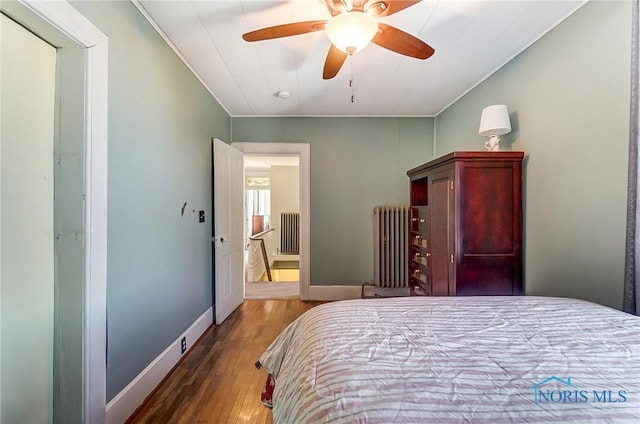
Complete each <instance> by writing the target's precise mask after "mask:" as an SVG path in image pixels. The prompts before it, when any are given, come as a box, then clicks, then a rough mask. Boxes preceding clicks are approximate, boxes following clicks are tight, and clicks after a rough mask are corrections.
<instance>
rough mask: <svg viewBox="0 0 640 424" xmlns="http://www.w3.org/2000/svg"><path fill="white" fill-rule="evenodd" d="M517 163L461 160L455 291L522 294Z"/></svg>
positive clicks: (464, 292)
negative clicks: (457, 261)
mask: <svg viewBox="0 0 640 424" xmlns="http://www.w3.org/2000/svg"><path fill="white" fill-rule="evenodd" d="M519 165H520V163H519V162H472V161H464V162H461V163H460V166H459V170H458V183H459V203H460V204H459V207H458V213H459V232H458V234H459V241H458V243H459V255H458V260H459V263H458V283H457V285H456V293H457V294H459V295H477V294H483V295H511V294H521V278H522V276H521V275H522V269H521V267H522V246H521V239H522V234H521V231H522V230H521V222H522V207H521V175H520V174H521V172H520V166H519Z"/></svg>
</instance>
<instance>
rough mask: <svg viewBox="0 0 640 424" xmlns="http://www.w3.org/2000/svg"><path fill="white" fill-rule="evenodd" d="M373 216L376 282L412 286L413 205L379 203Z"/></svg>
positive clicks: (384, 284) (396, 285)
mask: <svg viewBox="0 0 640 424" xmlns="http://www.w3.org/2000/svg"><path fill="white" fill-rule="evenodd" d="M373 218H374V219H373V222H374V224H373V227H374V228H373V243H374V259H373V262H374V267H375V270H374V280H373V284H374V285H376V286H378V287H409V269H408V266H409V262H408V257H409V243H408V238H409V208H408V207H389V206H376V207H375V208H374V209H373Z"/></svg>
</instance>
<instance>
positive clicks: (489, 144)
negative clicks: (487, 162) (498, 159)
mask: <svg viewBox="0 0 640 424" xmlns="http://www.w3.org/2000/svg"><path fill="white" fill-rule="evenodd" d="M510 132H511V122H510V121H509V111H508V110H507V107H506V106H505V105H493V106H487V107H485V108H484V109H482V116H481V118H480V129H479V131H478V134H480V135H481V136H489V140H487V141H486V142H485V143H484V147H485V148H486V149H487V150H488V151H490V152H497V151H499V150H500V137H499V136H501V135H503V134H508V133H510Z"/></svg>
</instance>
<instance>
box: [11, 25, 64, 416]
mask: <svg viewBox="0 0 640 424" xmlns="http://www.w3.org/2000/svg"><path fill="white" fill-rule="evenodd" d="M0 33H1V36H0V41H1V43H0V45H1V50H2V61H1V62H2V66H1V72H0V76H1V78H0V87H1V88H0V91H1V92H2V95H1V96H0V98H1V99H2V101H1V107H0V109H1V110H2V119H1V120H2V126H1V127H0V128H1V131H0V187H1V189H0V204H1V205H2V206H1V208H0V334H1V337H0V347H1V349H0V357H2V361H1V364H0V367H1V369H0V387H1V388H2V390H1V391H0V422H3V423H4V422H6V423H50V422H52V421H53V407H52V405H53V331H54V236H53V175H54V171H53V163H54V162H53V148H54V147H53V146H54V142H53V135H54V105H55V102H54V99H55V97H54V96H55V70H56V68H55V63H56V49H55V48H54V47H52V46H50V45H49V44H47V43H45V42H44V41H42V40H41V39H40V38H38V37H36V36H35V35H33V34H32V33H30V32H29V31H27V30H26V29H24V28H23V27H21V26H20V25H18V24H16V23H15V22H13V21H12V20H11V19H9V18H7V17H6V16H5V15H0Z"/></svg>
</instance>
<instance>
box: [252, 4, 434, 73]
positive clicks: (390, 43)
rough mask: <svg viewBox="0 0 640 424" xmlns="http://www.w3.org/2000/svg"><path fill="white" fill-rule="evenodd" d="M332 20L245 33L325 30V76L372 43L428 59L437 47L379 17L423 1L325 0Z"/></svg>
mask: <svg viewBox="0 0 640 424" xmlns="http://www.w3.org/2000/svg"><path fill="white" fill-rule="evenodd" d="M325 1H326V3H327V8H328V9H329V13H331V16H332V17H331V19H329V20H319V21H305V22H294V23H290V24H284V25H276V26H272V27H267V28H262V29H258V30H255V31H251V32H248V33H246V34H243V35H242V38H243V39H244V40H246V41H261V40H269V39H273V38H280V37H289V36H291V35H299V34H306V33H308V32H314V31H321V30H326V32H327V36H328V37H329V39H330V40H331V47H330V48H329V53H328V54H327V58H326V60H325V63H324V70H323V72H322V78H324V79H330V78H333V77H335V76H336V75H337V73H338V71H340V68H341V67H342V65H343V64H344V62H345V60H346V59H347V57H348V56H349V55H350V54H353V53H355V52H357V51H359V50H362V49H363V48H364V47H366V46H367V45H368V44H369V42H372V43H374V44H377V45H378V46H381V47H384V48H386V49H388V50H391V51H394V52H396V53H400V54H402V55H405V56H410V57H415V58H417V59H427V58H429V57H431V55H433V53H435V50H434V49H433V48H432V47H431V46H429V45H428V44H427V43H425V42H423V41H422V40H420V39H418V38H416V37H414V36H413V35H410V34H408V33H406V32H404V31H402V30H399V29H398V28H395V27H393V26H391V25H387V24H385V23H382V22H379V21H378V18H382V17H385V16H389V15H393V14H394V13H397V12H399V11H401V10H403V9H406V8H407V7H410V6H413V5H414V4H416V3H420V1H421V0H325Z"/></svg>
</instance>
